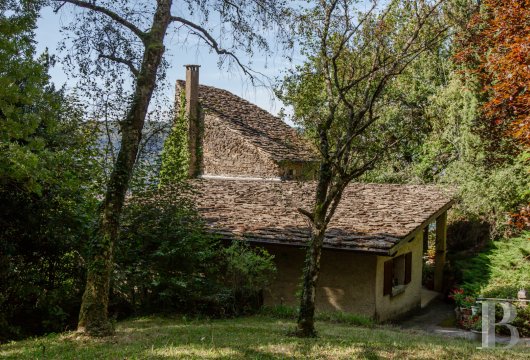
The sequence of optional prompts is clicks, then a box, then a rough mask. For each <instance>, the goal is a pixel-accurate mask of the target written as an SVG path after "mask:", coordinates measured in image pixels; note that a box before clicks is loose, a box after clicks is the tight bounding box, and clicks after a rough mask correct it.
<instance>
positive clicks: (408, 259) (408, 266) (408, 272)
mask: <svg viewBox="0 0 530 360" xmlns="http://www.w3.org/2000/svg"><path fill="white" fill-rule="evenodd" d="M411 279H412V253H411V252H409V253H406V254H405V282H404V283H405V285H406V284H408V283H409V282H410V280H411Z"/></svg>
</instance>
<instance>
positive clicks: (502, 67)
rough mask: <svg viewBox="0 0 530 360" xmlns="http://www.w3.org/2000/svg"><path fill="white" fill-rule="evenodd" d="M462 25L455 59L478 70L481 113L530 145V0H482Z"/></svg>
mask: <svg viewBox="0 0 530 360" xmlns="http://www.w3.org/2000/svg"><path fill="white" fill-rule="evenodd" d="M466 30H467V31H465V33H464V34H462V36H461V38H460V39H461V45H463V49H462V51H461V52H460V53H459V54H458V55H457V58H458V60H460V61H462V62H463V63H465V64H467V65H468V67H469V68H470V69H471V70H472V71H473V72H474V73H476V74H477V75H478V78H479V80H480V82H481V84H482V86H483V91H484V95H485V97H486V102H485V104H484V107H483V114H484V116H485V118H486V119H487V120H489V122H490V124H491V125H492V126H493V127H494V128H496V129H497V131H505V130H507V132H508V135H509V136H512V137H514V138H515V139H516V140H517V141H518V142H520V143H521V144H523V145H524V146H527V147H528V146H530V0H484V1H482V5H481V7H480V11H479V12H477V13H476V14H475V15H474V16H473V17H472V18H471V20H470V22H469V24H468V27H467V29H466ZM504 135H506V133H504Z"/></svg>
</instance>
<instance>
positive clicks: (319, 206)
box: [296, 141, 332, 337]
mask: <svg viewBox="0 0 530 360" xmlns="http://www.w3.org/2000/svg"><path fill="white" fill-rule="evenodd" d="M327 150H328V149H327V141H323V144H322V152H323V153H325V152H327ZM331 179H332V175H331V165H330V164H329V163H328V162H326V161H323V162H322V163H321V164H320V170H319V175H318V184H317V189H316V197H315V206H314V208H313V213H312V216H313V218H312V219H311V240H310V242H309V247H308V249H307V252H306V258H305V266H304V275H303V282H302V295H301V298H300V312H299V313H298V324H297V329H296V335H297V336H300V337H315V336H316V331H315V320H314V318H315V294H316V287H317V282H318V275H319V273H320V256H321V254H322V244H323V243H324V237H325V235H326V229H327V222H326V215H327V212H328V207H329V205H327V206H326V203H327V202H326V199H327V197H328V190H329V186H330V184H331Z"/></svg>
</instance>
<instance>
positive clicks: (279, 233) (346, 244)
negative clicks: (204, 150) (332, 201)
mask: <svg viewBox="0 0 530 360" xmlns="http://www.w3.org/2000/svg"><path fill="white" fill-rule="evenodd" d="M192 184H193V187H194V188H195V189H197V190H199V191H198V193H197V195H196V196H197V199H196V204H197V206H198V209H199V212H200V214H201V216H202V217H203V218H204V219H205V222H206V224H207V226H208V228H209V230H210V231H211V232H214V233H217V234H220V235H222V236H223V237H225V238H245V239H247V240H248V241H251V242H258V243H279V244H288V245H298V246H301V245H304V244H306V243H307V240H308V237H309V228H308V224H307V220H306V219H305V217H304V216H303V215H301V214H300V213H299V212H298V211H297V208H299V207H303V208H305V209H310V208H311V203H312V201H313V197H314V187H315V185H316V184H315V182H304V183H300V182H294V181H286V182H279V181H251V180H247V181H245V180H211V179H210V180H193V181H192ZM450 205H451V197H450V196H449V195H448V194H447V193H445V192H444V191H442V190H440V189H438V188H436V187H434V186H423V185H421V186H420V185H391V184H361V183H353V184H350V185H349V186H348V187H347V188H346V190H345V191H344V195H343V197H342V201H341V202H340V205H339V207H338V208H337V211H336V213H335V216H334V217H333V219H332V221H331V223H330V224H329V227H328V231H327V237H326V239H325V242H324V247H326V248H336V249H344V250H353V251H361V252H371V253H377V254H381V255H388V254H392V253H393V252H395V250H396V245H398V244H399V243H401V242H405V241H406V240H407V239H410V238H411V237H412V236H414V234H415V233H416V232H417V231H419V230H420V229H422V228H423V227H424V226H425V225H426V224H428V223H430V222H432V221H433V220H434V219H435V218H436V217H438V216H439V215H440V214H441V213H442V212H443V211H445V210H446V209H447V208H449V207H450Z"/></svg>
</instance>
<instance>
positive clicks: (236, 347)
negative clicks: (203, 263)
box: [0, 315, 530, 360]
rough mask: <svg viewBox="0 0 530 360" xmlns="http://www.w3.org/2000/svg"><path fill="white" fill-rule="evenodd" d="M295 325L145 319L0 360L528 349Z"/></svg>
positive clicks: (3, 351)
mask: <svg viewBox="0 0 530 360" xmlns="http://www.w3.org/2000/svg"><path fill="white" fill-rule="evenodd" d="M293 327H294V322H292V321H290V320H280V319H275V318H272V317H268V316H263V315H260V316H252V317H245V318H238V319H225V320H212V321H208V320H186V319H185V318H181V317H173V318H160V317H148V318H138V319H132V320H127V321H123V322H119V323H118V324H117V327H116V335H115V336H113V337H110V338H105V339H89V338H86V337H82V336H79V335H77V334H75V333H64V334H53V335H48V336H45V337H40V338H35V339H29V340H25V341H19V342H12V343H9V344H4V345H0V359H4V358H6V359H171V358H173V359H181V358H185V359H286V358H287V359H289V358H292V359H305V358H312V359H451V360H456V359H529V358H530V349H529V348H522V347H520V348H515V349H512V350H502V349H493V350H477V349H476V347H477V346H479V343H474V342H470V341H465V340H460V339H450V338H440V337H433V336H429V335H426V334H425V333H421V332H412V331H400V330H398V329H396V328H392V327H388V326H386V327H383V326H375V327H356V326H352V325H345V324H337V323H332V322H322V321H321V322H318V324H317V328H318V330H319V334H320V337H319V338H317V339H298V338H293V337H289V336H287V335H286V334H287V333H288V331H289V330H291V329H292V328H293Z"/></svg>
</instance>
